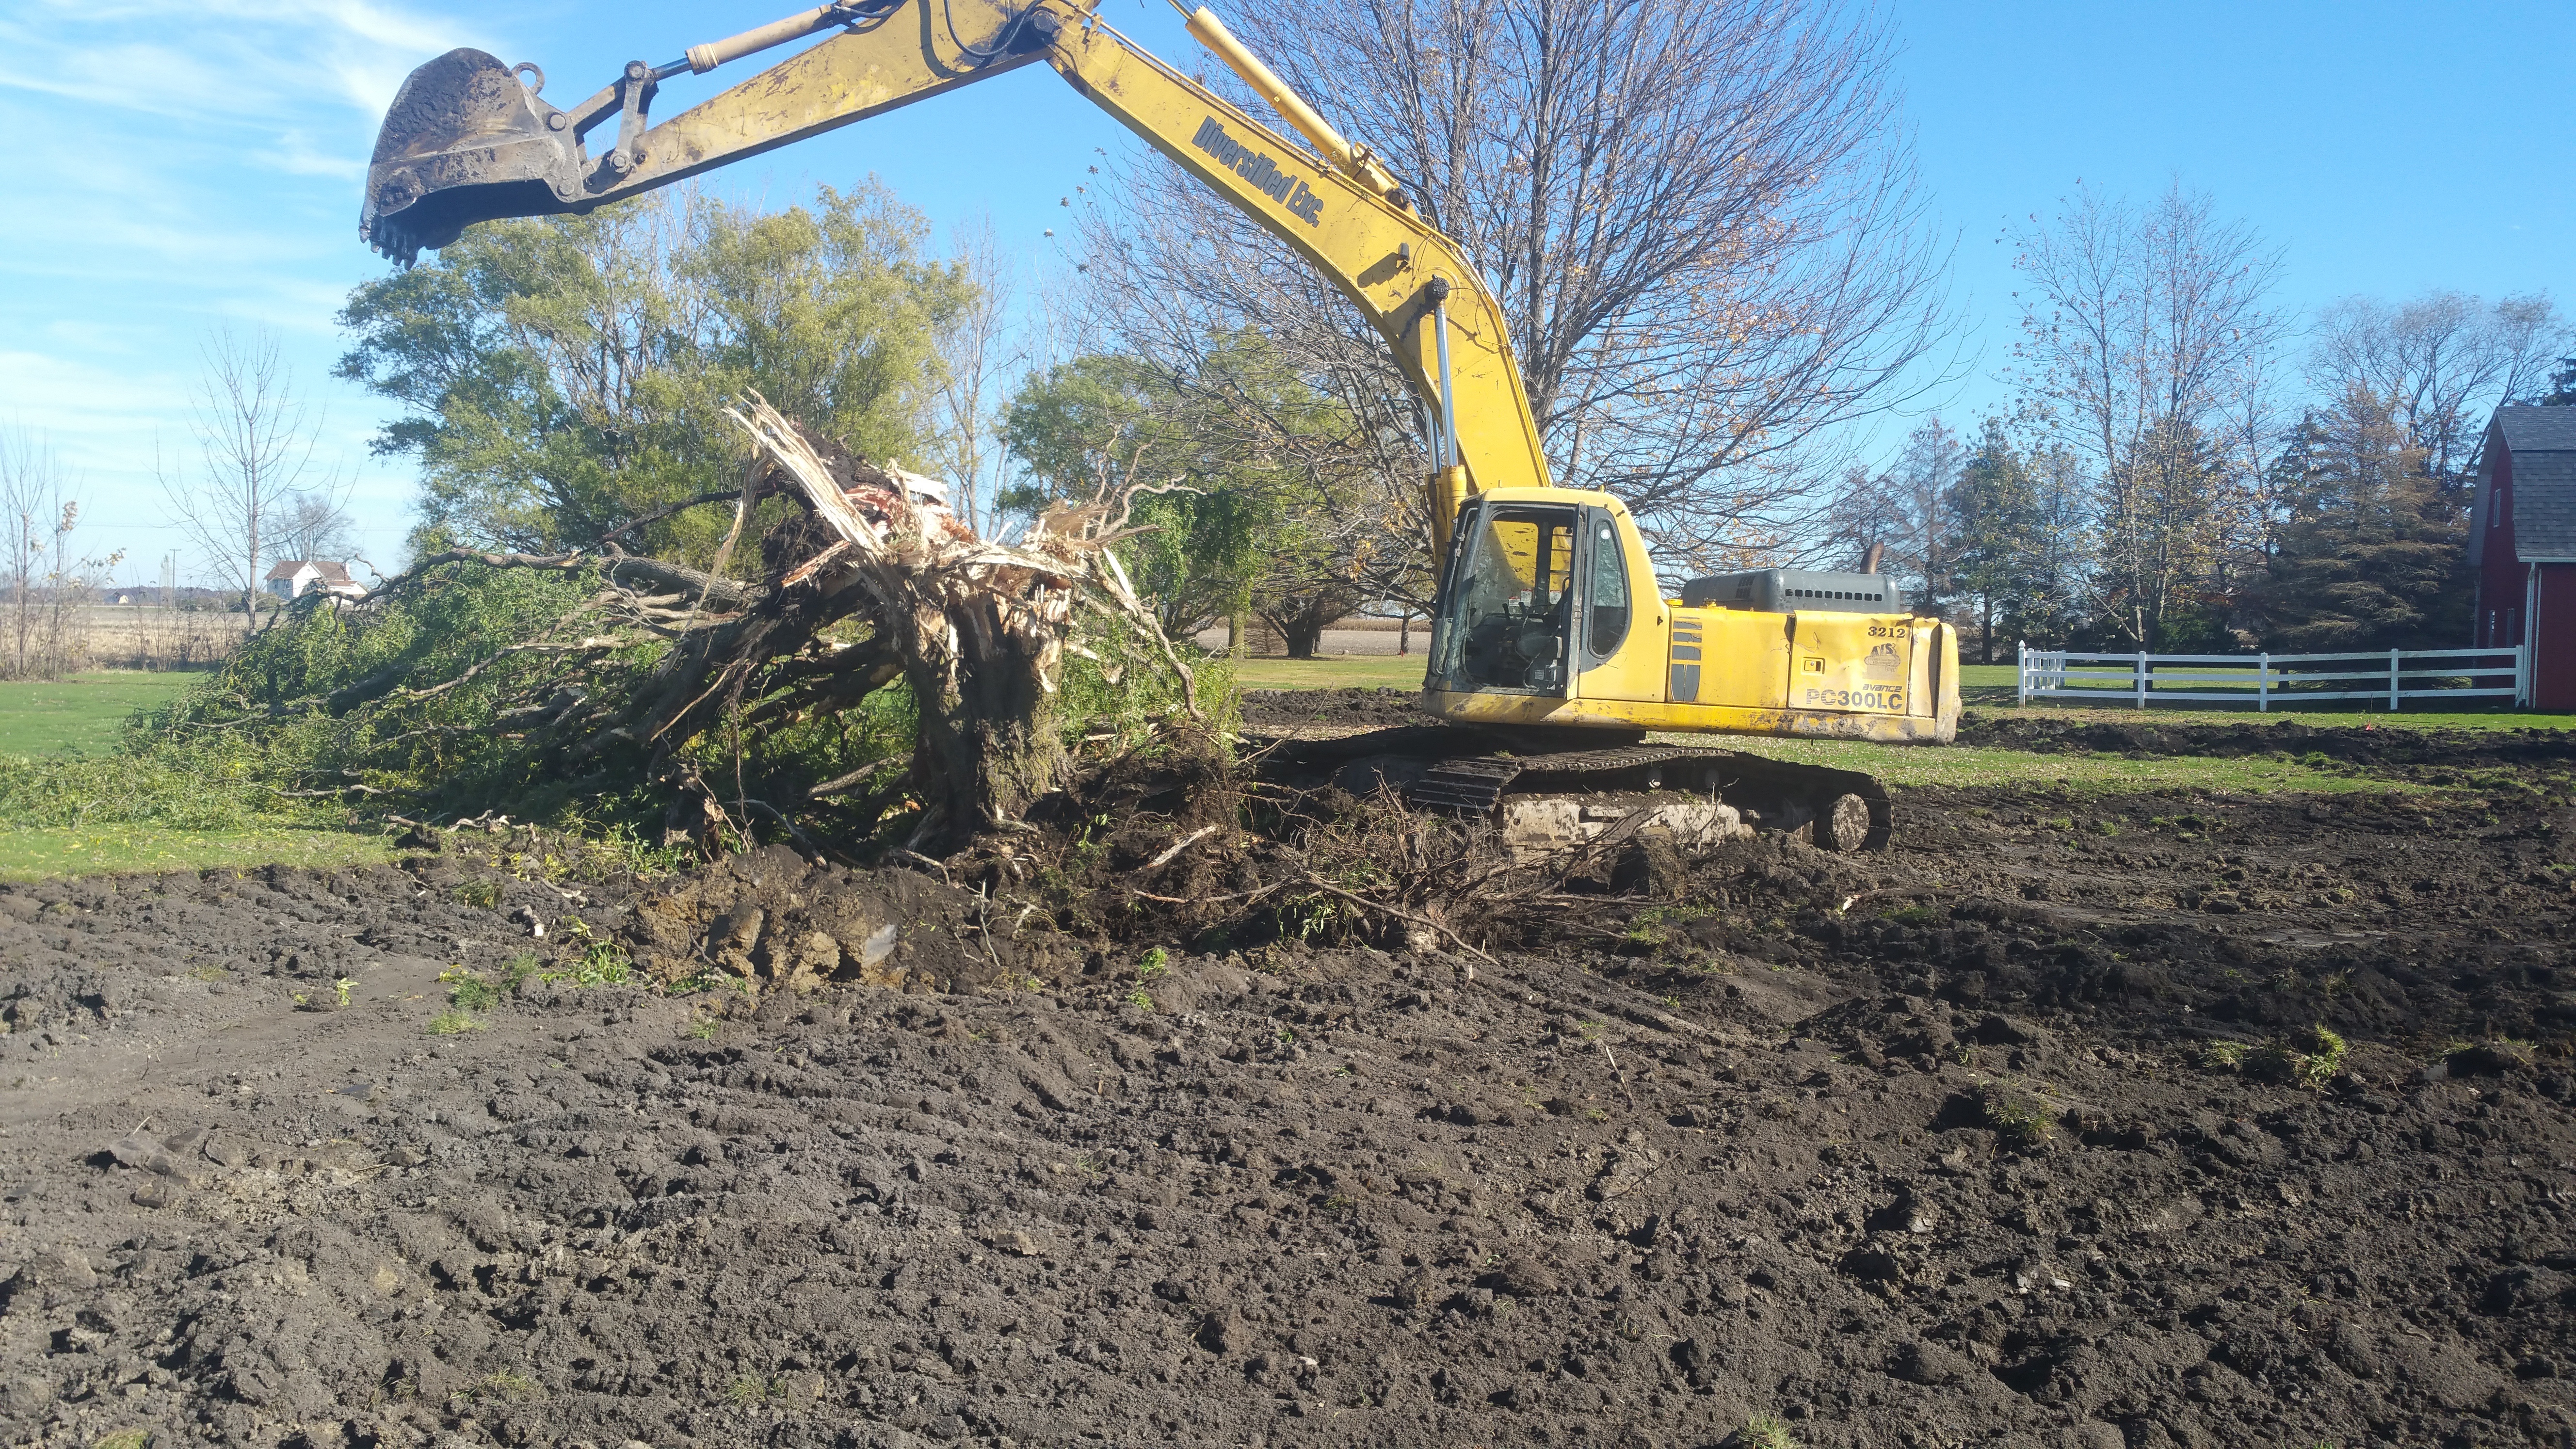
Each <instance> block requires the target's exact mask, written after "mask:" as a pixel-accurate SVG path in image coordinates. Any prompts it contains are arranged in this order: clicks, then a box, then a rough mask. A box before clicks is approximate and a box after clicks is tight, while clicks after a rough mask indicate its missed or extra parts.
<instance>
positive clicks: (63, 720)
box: [0, 669, 205, 755]
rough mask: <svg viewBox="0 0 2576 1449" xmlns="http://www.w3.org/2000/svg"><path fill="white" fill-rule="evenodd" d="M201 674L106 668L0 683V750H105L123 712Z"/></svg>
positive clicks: (60, 752) (98, 752)
mask: <svg viewBox="0 0 2576 1449" xmlns="http://www.w3.org/2000/svg"><path fill="white" fill-rule="evenodd" d="M203 678H205V676H204V675H202V674H197V673H183V672H176V671H173V672H169V673H160V674H154V673H147V672H144V671H142V670H136V669H106V670H99V671H97V672H95V673H91V674H75V675H72V676H70V677H68V678H65V679H59V680H30V681H25V682H19V683H9V684H0V755H66V754H69V753H71V752H72V751H74V750H80V751H83V752H85V753H88V754H93V755H103V754H107V753H109V752H110V751H112V750H114V749H115V748H116V742H117V731H118V729H119V727H120V726H122V725H123V724H124V723H125V717H126V716H127V715H130V714H132V713H134V711H136V710H138V709H141V708H144V707H145V706H147V705H155V704H160V703H162V702H163V701H165V700H167V699H169V698H170V697H171V696H173V695H175V694H177V693H178V692H179V691H181V690H183V689H186V688H187V687H189V686H190V685H192V684H195V683H196V682H197V681H199V680H201V679H203Z"/></svg>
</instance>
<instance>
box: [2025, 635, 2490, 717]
mask: <svg viewBox="0 0 2576 1449" xmlns="http://www.w3.org/2000/svg"><path fill="white" fill-rule="evenodd" d="M2177 666H2179V667H2177ZM2338 666H2340V667H2338ZM2363 680H2369V681H2373V683H2372V684H2371V687H2369V688H2366V689H2365V688H2358V687H2356V688H2346V689H2336V688H2318V686H2320V685H2326V686H2332V685H2358V684H2359V683H2360V682H2361V681H2363ZM2409 681H2415V682H2413V683H2410V682H2409ZM2424 681H2431V682H2430V683H2426V682H2424ZM2175 685H2181V686H2183V687H2182V688H2180V689H2177V688H2174V686H2175ZM2206 686H2219V687H2218V688H2209V687H2206ZM2018 693H2019V695H2020V698H2021V702H2022V703H2023V704H2028V703H2030V702H2031V701H2032V700H2035V699H2037V700H2053V701H2057V702H2060V703H2068V704H2095V705H2103V704H2112V703H2126V704H2129V705H2131V706H2133V707H2135V708H2138V709H2145V708H2146V707H2147V705H2148V703H2149V702H2150V701H2163V702H2170V703H2175V704H2250V705H2253V706H2254V707H2255V708H2256V709H2257V710H2263V711H2268V710H2270V709H2271V708H2272V706H2273V705H2274V704H2275V703H2280V704H2306V703H2308V702H2309V701H2311V700H2329V699H2366V700H2370V701H2373V702H2375V703H2384V704H2386V705H2387V707H2388V708H2389V709H2390V710H2392V711H2394V710H2398V709H2402V708H2404V707H2405V704H2406V701H2408V700H2410V699H2444V700H2462V699H2477V698H2492V699H2508V698H2509V699H2511V700H2512V701H2513V702H2514V703H2515V704H2519V705H2528V704H2529V703H2531V667H2530V658H2529V655H2528V654H2527V653H2526V651H2525V650H2524V649H2523V648H2522V647H2521V646H2515V647H2513V648H2508V649H2390V650H2387V651H2385V652H2379V651H2374V652H2371V653H2367V654H2077V653H2071V652H2069V651H2067V650H2064V649H2033V648H2031V647H2030V646H2029V645H2028V644H2024V645H2021V646H2020V670H2019V682H2018Z"/></svg>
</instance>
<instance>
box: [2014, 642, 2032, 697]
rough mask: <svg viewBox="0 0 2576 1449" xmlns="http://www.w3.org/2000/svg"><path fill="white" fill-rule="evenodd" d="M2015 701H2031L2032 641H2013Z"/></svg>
mask: <svg viewBox="0 0 2576 1449" xmlns="http://www.w3.org/2000/svg"><path fill="white" fill-rule="evenodd" d="M2013 703H2014V704H2017V705H2022V704H2028V703H2030V641H2029V640H2027V639H2015V640H2014V641H2013Z"/></svg>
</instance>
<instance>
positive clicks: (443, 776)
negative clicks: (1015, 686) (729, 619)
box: [0, 563, 1154, 906]
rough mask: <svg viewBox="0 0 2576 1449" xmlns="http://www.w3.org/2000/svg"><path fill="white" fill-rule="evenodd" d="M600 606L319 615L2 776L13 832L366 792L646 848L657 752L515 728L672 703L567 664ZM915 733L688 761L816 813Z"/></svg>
mask: <svg viewBox="0 0 2576 1449" xmlns="http://www.w3.org/2000/svg"><path fill="white" fill-rule="evenodd" d="M596 587H597V583H596V581H595V580H593V579H590V578H588V577H584V576H567V575H563V574H553V573H540V572H535V571H529V570H511V569H493V568H488V567H486V566H484V565H481V564H475V563H457V564H448V565H443V566H441V567H439V568H437V569H435V570H432V571H431V572H430V573H429V574H427V575H426V576H424V577H423V579H422V580H421V582H420V584H419V586H418V587H417V588H416V589H413V590H408V591H406V592H404V593H403V594H401V595H398V596H395V597H391V598H388V599H386V600H384V601H382V602H381V604H380V605H379V606H378V607H377V608H375V609H372V610H369V611H367V612H365V613H362V614H356V615H349V614H342V613H339V612H335V611H330V610H313V611H309V612H304V613H300V614H298V615H296V616H294V617H292V618H290V619H289V620H287V621H286V622H284V623H282V624H280V625H278V626H277V627H275V628H273V629H270V630H268V631H266V632H264V633H263V634H261V635H260V636H259V637H257V638H256V639H254V640H252V641H251V642H250V643H249V644H247V645H245V646H244V647H243V649H242V650H241V651H240V652H239V653H237V654H236V655H235V656H234V657H233V659H232V660H231V661H229V662H228V663H227V664H226V666H225V667H224V668H223V669H222V670H221V671H219V672H218V673H216V674H214V675H211V676H208V677H207V679H206V680H205V681H204V682H202V683H200V684H199V685H198V686H197V687H196V688H195V689H193V690H191V691H189V692H188V693H187V694H186V695H184V696H182V697H181V698H179V699H178V700H176V701H173V702H171V703H169V704H167V705H165V706H163V707H162V708H160V709H158V710H154V711H149V712H146V713H144V714H142V715H139V716H138V717H137V720H136V722H135V724H134V726H133V727H132V728H131V729H130V730H129V732H128V735H127V754H126V756H125V757H123V758H119V759H115V760H112V761H107V760H101V761H85V760H82V759H79V758H77V757H75V758H72V759H66V760H56V761H46V762H42V763H33V762H24V761H10V760H5V759H0V819H5V818H10V817H12V816H14V817H15V818H17V819H20V820H24V821H27V822H28V823H32V824H55V823H77V822H79V821H84V820H101V819H113V820H129V819H138V818H150V819H155V820H157V821H159V822H161V823H164V824H168V825H171V826H172V827H174V828H180V829H220V828H232V827H237V826H239V825H241V824H244V823H246V822H248V821H250V820H252V819H258V818H278V819H311V820H323V819H329V820H334V821H336V820H338V819H341V818H344V817H345V816H346V814H347V811H348V807H349V805H350V804H351V803H352V802H353V799H355V798H356V795H355V792H353V794H352V796H344V797H341V798H339V799H331V798H327V796H328V792H330V791H332V790H335V789H338V788H341V787H364V788H365V789H366V790H368V791H373V792H377V793H375V794H372V795H366V796H364V797H363V798H364V799H366V800H372V801H390V802H392V803H393V804H395V805H396V806H397V807H398V808H401V809H403V810H406V811H409V812H415V813H428V814H433V815H435V814H446V815H450V816H466V815H476V814H480V813H483V812H485V811H489V810H495V809H497V810H503V811H506V812H508V813H509V814H510V815H511V816H512V817H513V818H515V819H518V820H522V821H529V822H535V823H542V824H549V825H554V826H559V827H562V828H566V829H575V830H580V831H583V832H585V833H588V834H592V835H603V836H606V835H617V834H619V833H621V832H623V833H624V834H625V835H627V836H628V837H630V838H631V837H633V836H635V835H636V834H638V833H639V832H642V831H646V830H651V829H658V822H659V818H660V811H661V807H662V801H663V796H662V795H661V793H660V792H659V791H658V790H656V789H655V788H653V787H652V786H650V785H648V784H647V783H646V782H644V781H643V780H642V779H641V778H640V776H641V770H640V768H639V767H640V764H641V761H642V758H643V755H644V753H645V752H644V750H643V748H642V747H641V746H640V745H637V744H629V743H613V744H609V745H608V746H607V747H606V748H601V749H596V750H592V751H590V752H589V753H588V757H587V758H586V759H584V760H582V761H581V762H580V763H579V765H578V766H577V767H575V768H567V767H566V765H565V763H564V761H563V760H562V759H560V758H559V757H557V756H556V755H554V754H551V753H549V752H548V749H547V748H546V747H545V745H544V742H543V740H542V739H541V737H540V736H538V735H537V734H536V733H534V732H531V731H527V730H522V729H513V728H511V727H510V726H509V723H508V721H509V720H510V719H511V718H512V716H511V714H510V713H509V711H510V710H511V708H512V701H514V700H523V699H529V698H535V699H540V700H542V699H546V698H548V697H550V696H551V697H557V698H564V697H568V694H567V692H569V691H579V692H580V693H581V694H582V695H584V696H586V697H587V698H589V699H591V700H595V701H600V702H602V703H615V702H617V701H619V700H622V699H626V698H631V697H632V696H633V694H634V692H635V691H638V690H644V689H650V688H652V687H653V685H654V683H655V672H654V671H655V669H656V668H657V666H659V665H660V663H661V662H662V659H663V655H664V651H665V646H664V645H662V644H660V643H659V642H657V641H653V640H650V639H639V640H638V641H636V642H631V643H622V644H619V645H617V646H616V647H614V648H611V649H609V650H606V651H604V652H598V653H566V652H562V651H561V650H559V649H555V648H553V647H551V646H554V645H556V644H559V643H561V642H564V640H565V636H566V635H567V634H568V633H571V634H572V637H574V638H580V637H583V636H585V635H587V634H588V632H589V630H590V629H591V628H593V627H595V626H596V619H595V617H594V616H588V615H585V614H583V612H582V610H583V608H584V606H585V605H586V604H587V603H588V602H589V600H590V598H591V597H592V593H593V590H594V589H595V588H596ZM575 630H579V631H580V632H579V633H573V631H575ZM514 651H515V652H514ZM1078 688H1079V686H1077V689H1078ZM1096 694H1097V696H1098V698H1099V699H1100V701H1101V704H1102V707H1103V708H1120V707H1124V708H1132V709H1135V710H1138V711H1141V710H1142V709H1143V708H1145V707H1146V705H1147V704H1149V703H1151V702H1152V700H1153V698H1154V696H1153V695H1152V692H1151V691H1150V690H1149V691H1131V692H1129V693H1128V694H1126V695H1121V694H1120V693H1119V692H1117V691H1112V690H1108V689H1105V688H1102V689H1099V690H1097V691H1096ZM1085 697H1086V698H1089V697H1091V696H1085ZM913 727H914V725H913V717H912V706H911V702H910V699H909V698H908V696H906V695H905V694H904V693H903V692H902V690H901V689H900V688H895V689H890V690H880V691H877V692H876V693H874V694H871V695H870V696H868V697H867V698H866V699H864V700H862V701H861V702H859V703H858V704H857V705H855V706H852V707H850V708H847V709H843V710H839V711H835V712H831V713H828V714H821V715H819V716H818V717H815V718H808V719H794V720H785V721H780V722H778V723H776V724H773V725H771V726H769V727H767V728H762V729H754V730H733V729H730V728H728V729H724V730H720V731H711V732H709V733H708V734H707V735H706V736H703V737H700V738H697V739H693V740H690V741H684V742H683V748H682V751H681V758H682V759H684V760H687V761H690V762H693V763H698V764H700V765H701V766H703V767H704V768H705V770H706V773H707V774H709V775H710V776H717V777H720V778H724V779H726V780H728V782H730V781H731V780H734V779H739V780H741V781H742V782H743V784H744V786H745V790H746V793H749V794H751V795H752V796H753V797H754V798H760V797H761V796H762V795H763V793H764V792H768V793H774V794H776V795H779V796H781V797H783V798H787V799H799V798H802V796H803V793H804V789H805V787H806V786H807V785H810V784H814V783H819V782H820V781H823V780H826V779H829V778H832V777H833V776H836V775H840V774H844V773H847V772H848V771H850V770H854V769H857V768H859V767H860V766H862V765H866V764H869V763H872V762H874V761H876V760H879V759H882V758H884V757H885V756H887V755H890V754H897V753H904V752H908V751H909V750H910V749H911V748H912V735H913ZM737 751H738V752H739V754H738V756H737ZM109 787H112V788H109ZM289 792H311V793H310V794H308V795H307V796H306V797H301V798H299V797H298V796H297V795H296V794H293V793H289ZM315 796H319V797H322V798H315ZM460 891H461V892H463V893H462V894H460V895H459V897H458V898H459V899H460V900H463V901H465V902H466V903H467V904H473V905H482V906H489V905H493V904H496V903H497V900H498V896H497V886H496V885H495V884H494V883H492V882H489V881H479V882H473V883H470V884H469V885H467V886H465V887H461V888H460Z"/></svg>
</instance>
